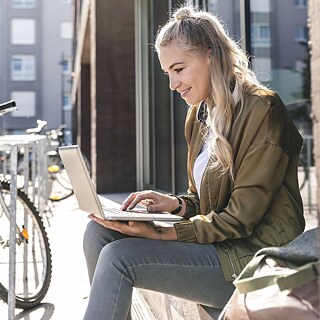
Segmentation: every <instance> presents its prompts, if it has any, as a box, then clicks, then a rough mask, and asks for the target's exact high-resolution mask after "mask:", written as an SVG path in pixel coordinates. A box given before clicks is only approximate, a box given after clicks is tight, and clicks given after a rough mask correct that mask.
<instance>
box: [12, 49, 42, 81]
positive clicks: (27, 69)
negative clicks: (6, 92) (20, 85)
mask: <svg viewBox="0 0 320 320" xmlns="http://www.w3.org/2000/svg"><path fill="white" fill-rule="evenodd" d="M35 79H36V59H35V56H33V55H15V56H12V59H11V80H13V81H22V80H23V81H33V80H35Z"/></svg>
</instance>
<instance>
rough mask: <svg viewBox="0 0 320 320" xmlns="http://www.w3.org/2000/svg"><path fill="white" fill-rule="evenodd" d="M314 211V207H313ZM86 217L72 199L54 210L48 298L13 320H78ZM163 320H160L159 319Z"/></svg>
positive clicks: (311, 217) (1, 307)
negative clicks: (51, 270)
mask: <svg viewBox="0 0 320 320" xmlns="http://www.w3.org/2000/svg"><path fill="white" fill-rule="evenodd" d="M123 198H124V195H123V194H120V195H108V199H110V200H109V201H111V199H113V200H114V201H121V199H123ZM313 209H314V207H313ZM306 220H307V229H309V228H312V227H315V226H316V225H317V218H316V213H315V210H311V211H310V212H309V210H306ZM87 222H88V218H87V216H86V214H85V213H83V212H81V211H80V210H79V209H78V205H77V202H76V199H75V197H74V196H72V197H71V198H69V199H66V200H64V201H63V202H60V203H57V204H56V206H55V207H53V216H52V217H51V218H50V219H49V223H50V225H48V226H47V231H48V235H49V239H50V244H51V249H52V258H53V278H52V282H51V286H50V289H49V292H48V294H47V296H46V297H45V299H44V301H43V303H42V304H41V305H40V306H39V308H37V309H35V310H31V311H28V312H22V311H21V310H19V309H17V310H16V315H17V316H16V319H26V320H49V319H53V320H80V319H82V318H83V314H84V311H85V308H86V304H87V298H86V297H87V296H88V293H89V283H88V278H87V271H86V267H85V261H84V257H83V253H82V235H83V232H84V229H85V226H86V224H87ZM6 319H8V311H7V305H5V304H4V303H3V302H0V320H6ZM162 320H163V319H162Z"/></svg>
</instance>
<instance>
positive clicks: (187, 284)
mask: <svg viewBox="0 0 320 320" xmlns="http://www.w3.org/2000/svg"><path fill="white" fill-rule="evenodd" d="M83 248H84V254H85V258H86V263H87V268H88V274H89V281H90V284H91V291H90V296H89V301H88V306H87V310H86V313H85V316H84V320H126V319H127V320H128V319H131V316H130V308H131V298H132V289H133V287H136V288H143V289H148V290H153V291H157V292H162V293H166V294H170V295H173V296H177V297H180V298H184V299H187V300H191V301H194V302H196V303H199V304H203V305H207V306H210V307H213V308H216V309H217V311H219V312H220V311H221V309H223V307H224V305H225V304H226V302H227V301H228V299H229V298H230V296H231V294H232V292H233V291H234V286H233V284H232V283H231V282H227V281H226V280H225V278H224V275H223V272H222V268H221V264H220V261H219V258H218V254H217V251H216V249H215V247H214V245H213V244H197V243H187V242H178V241H164V240H150V239H144V238H136V237H128V236H126V235H123V234H121V233H119V232H117V231H114V230H110V229H107V228H105V227H103V226H101V225H99V224H98V223H96V222H94V221H90V222H89V223H88V226H87V228H86V231H85V234H84V241H83Z"/></svg>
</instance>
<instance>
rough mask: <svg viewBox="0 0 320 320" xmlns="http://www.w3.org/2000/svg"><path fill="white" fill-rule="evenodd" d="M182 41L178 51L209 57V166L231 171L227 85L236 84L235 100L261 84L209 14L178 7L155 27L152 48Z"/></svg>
mask: <svg viewBox="0 0 320 320" xmlns="http://www.w3.org/2000/svg"><path fill="white" fill-rule="evenodd" d="M178 39H179V40H182V41H183V46H182V47H181V49H182V50H185V51H188V52H193V53H195V54H200V55H205V54H207V53H208V50H210V56H211V70H210V75H211V92H210V93H209V96H208V98H207V100H206V101H205V102H206V105H207V111H208V117H207V121H206V124H207V129H209V128H210V129H211V130H212V131H213V133H214V134H213V136H212V138H211V140H210V141H209V146H210V152H211V160H212V161H211V165H212V167H213V168H214V169H219V170H221V174H224V173H226V172H229V174H230V176H231V178H232V179H233V178H234V173H233V151H232V147H231V145H230V143H229V142H228V138H229V134H230V130H231V127H232V123H233V121H234V111H235V100H234V98H233V96H232V90H230V86H231V84H234V85H236V86H237V92H238V100H239V101H240V102H241V105H242V102H243V90H245V91H247V92H253V91H255V90H256V89H258V88H263V89H265V90H269V89H267V88H266V87H264V86H262V85H261V84H260V83H259V82H258V80H257V78H256V76H255V74H254V73H253V72H252V71H251V70H250V69H249V61H248V57H247V55H246V54H245V52H244V51H243V50H242V49H241V47H240V46H239V45H238V44H237V43H236V42H235V41H233V40H232V39H231V38H230V37H229V36H228V33H227V31H226V30H225V29H224V27H223V25H222V23H221V22H220V21H219V19H218V18H217V17H216V16H214V15H213V14H211V13H208V12H204V11H196V10H195V8H194V7H193V6H183V7H181V8H179V9H178V10H177V11H176V12H175V13H174V14H173V15H172V18H171V19H170V20H169V21H168V22H167V23H166V24H165V25H164V26H163V27H162V28H160V29H159V31H158V34H157V38H156V42H155V48H156V51H157V52H158V53H159V50H160V49H161V47H164V46H167V45H169V44H170V43H171V42H172V41H174V40H178Z"/></svg>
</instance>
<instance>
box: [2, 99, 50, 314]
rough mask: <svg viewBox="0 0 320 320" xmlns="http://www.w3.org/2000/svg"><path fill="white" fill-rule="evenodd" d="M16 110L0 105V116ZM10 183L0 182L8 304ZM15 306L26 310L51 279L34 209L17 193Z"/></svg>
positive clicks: (42, 230)
mask: <svg viewBox="0 0 320 320" xmlns="http://www.w3.org/2000/svg"><path fill="white" fill-rule="evenodd" d="M13 110H16V108H15V102H14V101H13V100H12V101H9V102H5V103H3V104H1V105H0V115H3V114H5V113H7V112H10V111H13ZM10 201H11V192H10V181H0V299H3V300H4V301H5V302H6V303H8V294H9V292H8V289H9V277H8V275H9V272H10V270H9V258H10V256H9V244H10ZM15 229H16V232H15V235H16V265H15V266H16V275H15V306H16V307H17V308H20V309H30V308H33V307H35V306H37V305H39V304H40V302H41V301H42V300H43V298H44V297H45V295H46V294H47V292H48V289H49V286H50V282H51V276H52V257H51V249H50V245H49V239H48V236H47V233H46V230H45V227H44V225H43V222H42V219H41V217H40V215H39V212H38V211H37V209H36V207H35V206H34V205H33V203H32V202H31V201H30V200H29V198H28V197H27V196H26V195H25V193H24V192H23V191H22V190H20V189H18V190H17V198H16V227H15Z"/></svg>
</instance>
